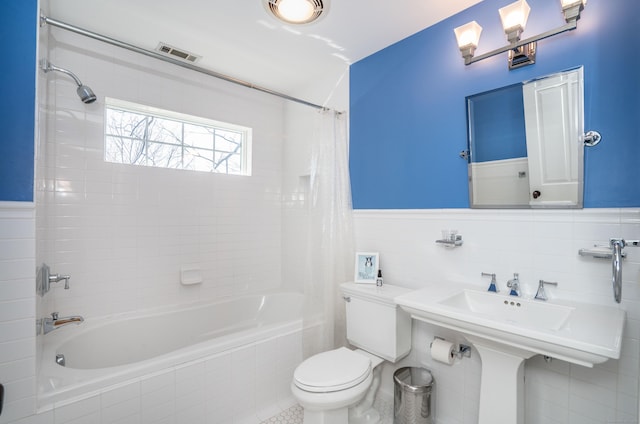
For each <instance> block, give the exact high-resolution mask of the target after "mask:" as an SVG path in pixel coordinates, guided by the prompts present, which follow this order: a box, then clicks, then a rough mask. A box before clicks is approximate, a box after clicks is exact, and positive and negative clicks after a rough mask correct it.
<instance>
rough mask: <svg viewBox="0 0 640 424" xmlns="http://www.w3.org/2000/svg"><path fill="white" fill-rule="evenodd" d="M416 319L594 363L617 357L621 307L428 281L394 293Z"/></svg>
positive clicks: (573, 360) (532, 350)
mask: <svg viewBox="0 0 640 424" xmlns="http://www.w3.org/2000/svg"><path fill="white" fill-rule="evenodd" d="M396 303H398V305H400V307H402V308H403V309H405V310H406V311H408V312H409V313H410V314H411V316H412V317H413V318H414V319H418V320H422V321H427V322H430V323H432V324H435V325H439V326H441V327H446V328H450V329H452V330H456V331H459V332H461V333H463V334H465V335H466V336H471V337H481V338H484V339H486V340H491V341H493V342H495V343H498V344H500V345H504V346H510V347H512V348H514V349H521V350H524V351H527V352H530V353H531V355H535V354H541V355H547V356H550V357H553V358H557V359H562V360H565V361H568V362H571V363H575V364H578V365H583V366H587V367H592V366H593V365H594V364H598V363H602V362H604V361H606V360H608V359H618V358H619V357H620V347H621V342H622V330H623V328H624V321H625V313H624V310H622V309H620V308H618V307H615V306H603V305H595V304H588V303H580V302H569V301H555V300H554V301H547V302H544V301H539V300H533V299H525V298H522V297H515V296H509V295H507V294H506V293H505V294H503V293H493V292H487V291H484V290H481V289H479V288H477V287H473V286H469V285H458V284H447V285H431V286H430V287H426V288H423V289H420V290H415V291H412V292H409V293H407V294H404V295H402V296H399V297H397V298H396Z"/></svg>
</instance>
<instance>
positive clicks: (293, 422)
mask: <svg viewBox="0 0 640 424" xmlns="http://www.w3.org/2000/svg"><path fill="white" fill-rule="evenodd" d="M373 406H374V407H375V409H376V410H378V412H379V413H380V424H392V423H393V399H391V400H389V399H376V401H375V403H374V405H373ZM302 417H303V412H302V407H300V405H294V406H292V407H291V408H289V409H286V410H284V411H282V412H281V413H279V414H278V415H276V416H274V417H271V418H269V419H268V420H265V421H263V422H262V423H260V424H302Z"/></svg>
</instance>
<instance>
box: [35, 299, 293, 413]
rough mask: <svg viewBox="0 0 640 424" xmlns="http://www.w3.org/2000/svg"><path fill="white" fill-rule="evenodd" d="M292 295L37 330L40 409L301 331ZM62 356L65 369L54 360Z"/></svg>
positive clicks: (89, 320) (242, 300) (211, 304)
mask: <svg viewBox="0 0 640 424" xmlns="http://www.w3.org/2000/svg"><path fill="white" fill-rule="evenodd" d="M302 305H303V297H302V295H301V294H297V293H271V294H267V295H253V296H243V297H239V298H235V299H231V300H227V301H220V302H216V303H210V304H205V305H203V304H199V305H196V306H190V307H188V308H183V309H179V310H171V311H162V312H158V311H154V312H153V313H146V314H137V315H130V314H127V315H122V316H117V317H107V318H91V319H86V320H85V321H84V323H82V324H80V325H73V324H72V325H69V326H66V327H64V328H59V329H57V330H55V331H53V332H51V333H49V334H47V335H44V336H43V337H44V346H43V350H42V358H41V365H40V368H39V370H38V406H39V408H41V409H43V408H44V409H47V408H48V407H52V406H54V405H55V404H56V403H57V404H64V403H68V402H72V401H73V400H74V399H77V398H82V397H86V396H88V395H91V394H92V393H99V392H100V391H104V390H105V389H107V388H108V387H110V386H114V385H118V384H123V383H124V382H127V381H131V380H135V379H140V378H144V376H149V375H153V374H154V373H160V372H162V371H163V370H167V369H171V368H172V367H176V366H179V365H181V364H186V363H195V362H197V361H206V360H210V359H211V358H213V357H215V356H216V355H221V354H223V353H225V352H230V351H233V350H234V349H238V348H240V347H242V346H247V345H249V344H256V343H260V341H264V340H269V339H273V338H274V337H279V336H282V335H286V334H291V333H294V332H300V331H301V329H302V319H301V317H302ZM58 354H62V355H64V357H65V361H66V366H64V367H63V366H60V365H58V364H57V363H56V360H55V358H56V355H58Z"/></svg>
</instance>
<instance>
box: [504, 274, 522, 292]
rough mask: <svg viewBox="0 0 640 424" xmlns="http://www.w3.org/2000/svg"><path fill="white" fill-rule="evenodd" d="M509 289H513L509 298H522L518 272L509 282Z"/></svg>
mask: <svg viewBox="0 0 640 424" xmlns="http://www.w3.org/2000/svg"><path fill="white" fill-rule="evenodd" d="M507 287H509V288H510V289H511V291H509V296H520V277H519V275H518V273H517V272H514V273H513V278H512V279H511V280H509V281H507Z"/></svg>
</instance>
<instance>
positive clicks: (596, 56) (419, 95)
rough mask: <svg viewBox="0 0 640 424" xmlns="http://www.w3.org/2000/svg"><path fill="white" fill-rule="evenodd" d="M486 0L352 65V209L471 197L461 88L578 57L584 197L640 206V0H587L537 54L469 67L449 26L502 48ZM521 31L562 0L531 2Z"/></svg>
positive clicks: (593, 202) (551, 23)
mask: <svg viewBox="0 0 640 424" xmlns="http://www.w3.org/2000/svg"><path fill="white" fill-rule="evenodd" d="M512 1H513V0H485V1H483V2H481V3H479V4H478V5H476V6H473V7H471V8H469V9H467V10H465V11H463V12H461V13H459V14H457V15H455V16H453V17H451V18H449V19H447V20H445V21H443V22H441V23H439V24H437V25H435V26H433V27H430V28H427V29H425V30H424V31H421V32H419V33H417V34H415V35H413V36H411V37H409V38H407V39H405V40H402V41H400V42H398V43H396V44H394V45H392V46H390V47H388V48H386V49H384V50H382V51H380V52H378V53H375V54H373V55H371V56H369V57H367V58H365V59H363V60H361V61H359V62H357V63H355V64H354V65H352V66H351V76H350V104H351V105H350V114H351V125H350V131H351V134H350V170H351V182H352V193H353V206H354V208H356V209H428V208H466V207H469V200H468V183H467V163H466V162H465V161H464V160H462V159H460V157H459V156H458V154H459V152H460V151H461V150H464V149H466V143H467V141H466V110H465V97H466V96H468V95H471V94H476V93H480V92H483V91H487V90H492V89H495V88H497V87H501V86H505V85H509V84H514V83H517V82H520V81H523V80H527V79H531V78H535V77H538V76H542V75H547V74H550V73H554V72H558V71H561V70H565V69H569V68H573V67H576V66H580V65H583V66H584V75H585V129H586V130H589V129H595V130H598V131H600V133H601V134H602V136H603V141H602V142H601V143H600V144H599V145H598V146H596V147H592V148H587V149H586V150H585V195H584V204H585V207H592V208H594V207H631V206H634V207H637V206H640V172H638V171H640V141H639V140H638V137H640V136H639V135H638V134H640V106H639V100H638V98H639V96H640V59H639V55H638V54H637V49H636V47H637V45H638V42H639V41H640V36H639V33H638V31H637V26H638V24H639V23H640V1H638V0H590V1H589V2H588V3H587V6H586V8H585V10H584V11H583V12H582V17H581V19H580V20H579V22H578V28H577V30H575V31H570V32H568V33H564V34H561V35H557V36H555V37H553V38H550V39H547V40H543V41H540V42H538V52H537V63H536V64H535V65H532V66H527V67H524V68H520V69H516V70H513V71H509V70H508V69H507V59H506V53H505V54H500V55H497V56H494V57H493V58H490V59H486V60H484V61H481V62H478V63H475V64H472V65H470V66H464V62H463V59H462V57H461V56H460V52H459V50H458V48H457V44H456V40H455V36H454V34H453V29H454V28H455V27H457V26H460V25H462V24H465V23H467V22H469V21H471V20H476V21H477V22H478V23H479V24H480V25H481V26H482V27H483V28H484V30H483V33H482V37H481V39H480V46H479V47H478V50H477V52H476V54H478V55H479V54H482V53H484V52H487V51H490V50H493V49H495V48H498V47H502V46H503V45H505V44H506V38H505V37H504V33H503V32H502V26H501V24H500V18H499V15H498V9H499V8H500V7H503V6H505V5H507V4H509V3H512ZM528 3H529V4H530V5H531V9H532V10H531V14H530V16H529V22H528V24H527V28H526V31H525V32H524V34H523V37H530V36H532V35H535V34H539V33H542V32H544V31H547V30H549V29H552V28H556V27H558V26H561V25H562V24H564V19H563V18H562V12H561V8H560V1H559V0H528Z"/></svg>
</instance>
